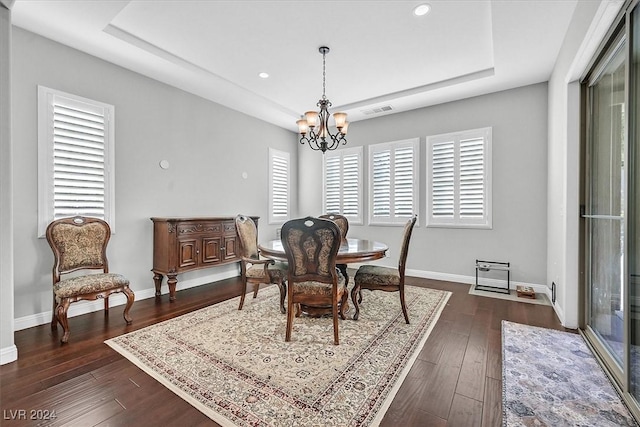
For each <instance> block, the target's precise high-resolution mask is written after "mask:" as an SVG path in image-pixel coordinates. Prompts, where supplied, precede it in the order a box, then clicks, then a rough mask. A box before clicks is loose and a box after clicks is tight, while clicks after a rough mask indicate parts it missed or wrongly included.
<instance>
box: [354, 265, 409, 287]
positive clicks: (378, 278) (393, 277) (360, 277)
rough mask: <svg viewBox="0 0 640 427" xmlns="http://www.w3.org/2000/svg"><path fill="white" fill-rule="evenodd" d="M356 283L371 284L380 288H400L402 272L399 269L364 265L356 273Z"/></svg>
mask: <svg viewBox="0 0 640 427" xmlns="http://www.w3.org/2000/svg"><path fill="white" fill-rule="evenodd" d="M355 282H356V283H369V284H375V285H378V286H399V285H400V272H399V271H398V269H397V268H391V267H383V266H379V265H363V266H362V267H360V268H359V269H358V271H357V272H356V277H355Z"/></svg>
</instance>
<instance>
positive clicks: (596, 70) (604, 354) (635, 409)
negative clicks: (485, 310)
mask: <svg viewBox="0 0 640 427" xmlns="http://www.w3.org/2000/svg"><path fill="white" fill-rule="evenodd" d="M636 7H640V0H631V1H628V3H627V4H625V5H624V6H623V7H622V9H621V14H620V15H619V16H618V18H617V19H616V22H615V24H614V25H613V26H612V29H611V30H610V31H609V32H608V33H607V37H606V38H605V42H604V44H603V45H602V46H601V47H600V49H599V51H598V54H597V55H596V56H595V57H594V60H593V61H592V63H591V64H590V66H589V68H588V72H587V74H586V75H585V76H584V77H583V79H582V80H581V82H582V86H581V97H582V100H583V101H582V112H581V122H582V124H583V127H582V129H581V132H582V133H583V135H582V138H581V152H580V164H581V167H580V185H581V188H580V206H581V208H580V248H579V255H580V278H581V282H582V283H581V292H582V293H583V295H582V299H583V302H584V304H583V310H582V313H581V319H580V332H581V333H582V334H583V336H584V337H585V339H586V341H587V344H588V345H589V346H590V347H591V348H592V350H594V354H595V355H596V357H597V358H598V359H599V361H600V362H601V364H602V365H603V366H604V368H605V372H606V373H607V375H608V376H609V378H610V379H611V380H612V383H613V384H614V386H615V387H616V388H617V390H618V392H619V393H620V394H621V396H622V397H623V399H624V401H625V403H626V404H627V406H628V407H629V409H630V410H631V412H632V413H633V415H634V417H635V418H636V420H638V419H640V404H639V402H638V400H637V399H636V398H635V397H634V396H633V395H632V394H631V355H630V347H631V328H630V320H629V319H630V317H629V316H630V314H631V298H630V297H631V292H630V288H629V286H630V284H629V260H628V258H629V233H628V230H629V223H628V222H629V215H628V213H629V208H630V202H629V200H630V198H629V197H628V191H629V187H630V185H631V183H630V179H631V168H630V163H629V161H630V148H629V147H630V145H631V144H632V138H633V137H634V136H636V137H637V135H634V134H633V133H634V132H637V131H638V129H640V123H634V124H632V123H630V118H631V117H632V116H634V115H635V116H637V115H638V111H635V110H634V106H633V105H632V102H631V101H632V100H631V99H630V93H631V87H630V86H631V84H632V82H631V69H632V63H631V60H632V58H631V52H632V47H633V46H632V40H633V38H632V35H631V29H632V27H631V13H632V12H633V11H634V9H635V8H636ZM639 13H640V12H639ZM623 42H626V55H625V61H626V67H625V93H624V102H625V105H626V106H627V110H626V114H625V117H624V123H625V132H626V147H625V153H624V165H625V183H624V184H626V185H625V189H624V191H625V200H624V205H623V209H624V217H623V219H622V223H621V233H622V234H623V236H624V243H623V246H622V248H623V257H622V262H623V267H622V290H621V292H622V293H624V295H625V296H624V306H623V310H624V319H623V320H624V323H623V349H624V350H623V361H622V369H620V368H619V366H618V363H617V362H616V360H615V359H614V358H613V357H612V356H611V354H610V353H609V351H608V350H607V348H606V347H605V346H604V345H603V344H602V343H601V341H600V338H599V337H598V335H597V334H596V333H595V332H594V330H593V329H592V328H591V327H590V326H589V325H588V323H587V322H588V320H589V319H591V303H592V301H591V289H590V286H589V272H588V268H587V267H588V266H589V263H588V257H589V254H587V253H586V252H587V251H586V247H587V243H588V242H587V236H588V233H587V227H588V221H587V220H586V218H585V216H584V214H585V206H586V203H587V201H588V194H587V192H588V190H589V188H588V187H587V186H586V182H587V181H586V179H587V178H586V177H587V173H588V170H589V161H590V159H589V155H588V150H587V144H588V138H590V135H589V133H590V132H591V129H592V126H593V123H591V121H592V115H591V114H592V111H591V101H592V100H591V99H590V95H589V86H590V85H591V84H592V83H593V82H595V80H596V79H597V78H598V76H599V75H600V73H601V72H602V71H603V70H604V68H605V66H606V64H607V63H608V60H609V59H611V58H612V57H613V55H614V54H615V51H616V46H617V45H618V44H619V43H623ZM596 65H597V66H596ZM636 101H637V100H636ZM636 104H637V102H636ZM639 148H640V147H637V148H636V149H639Z"/></svg>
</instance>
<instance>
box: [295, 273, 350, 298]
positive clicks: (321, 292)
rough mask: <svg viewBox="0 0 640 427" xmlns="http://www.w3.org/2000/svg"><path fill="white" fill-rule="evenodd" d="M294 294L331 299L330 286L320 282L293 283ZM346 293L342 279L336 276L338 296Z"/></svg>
mask: <svg viewBox="0 0 640 427" xmlns="http://www.w3.org/2000/svg"><path fill="white" fill-rule="evenodd" d="M292 286H293V290H294V292H302V293H304V294H305V295H314V296H323V297H327V298H331V293H332V290H331V284H328V283H321V282H313V281H310V282H295V283H292ZM343 292H347V286H346V285H345V281H344V277H342V276H341V275H338V294H340V295H341V294H342V293H343Z"/></svg>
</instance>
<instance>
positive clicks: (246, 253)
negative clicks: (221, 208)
mask: <svg viewBox="0 0 640 427" xmlns="http://www.w3.org/2000/svg"><path fill="white" fill-rule="evenodd" d="M236 230H237V233H238V237H239V238H240V253H241V254H242V256H241V257H240V276H241V278H242V293H241V294H240V304H239V305H238V310H242V307H243V305H244V300H245V296H246V293H247V283H251V284H253V297H254V298H255V297H257V296H258V290H259V288H260V284H261V283H275V284H277V285H278V287H279V288H280V312H281V313H283V314H284V313H285V312H286V309H285V307H284V299H285V297H286V295H287V287H286V285H285V280H286V273H285V271H283V270H282V269H269V266H270V265H275V264H276V263H275V261H274V260H272V259H260V252H259V250H258V241H257V239H258V231H257V228H256V224H255V222H254V221H253V219H251V218H250V217H248V216H246V215H238V216H237V217H236ZM260 265H261V266H262V267H263V268H264V270H263V273H262V277H251V276H247V271H248V270H249V269H250V268H251V267H252V266H260Z"/></svg>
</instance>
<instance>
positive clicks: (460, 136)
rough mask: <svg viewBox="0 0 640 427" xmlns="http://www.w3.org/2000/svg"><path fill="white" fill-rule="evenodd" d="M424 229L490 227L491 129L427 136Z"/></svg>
mask: <svg viewBox="0 0 640 427" xmlns="http://www.w3.org/2000/svg"><path fill="white" fill-rule="evenodd" d="M427 226H430V227H463V228H464V227H470V228H491V227H492V223H491V128H490V127H488V128H483V129H474V130H468V131H462V132H456V133H449V134H443V135H436V136H429V137H427Z"/></svg>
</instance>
